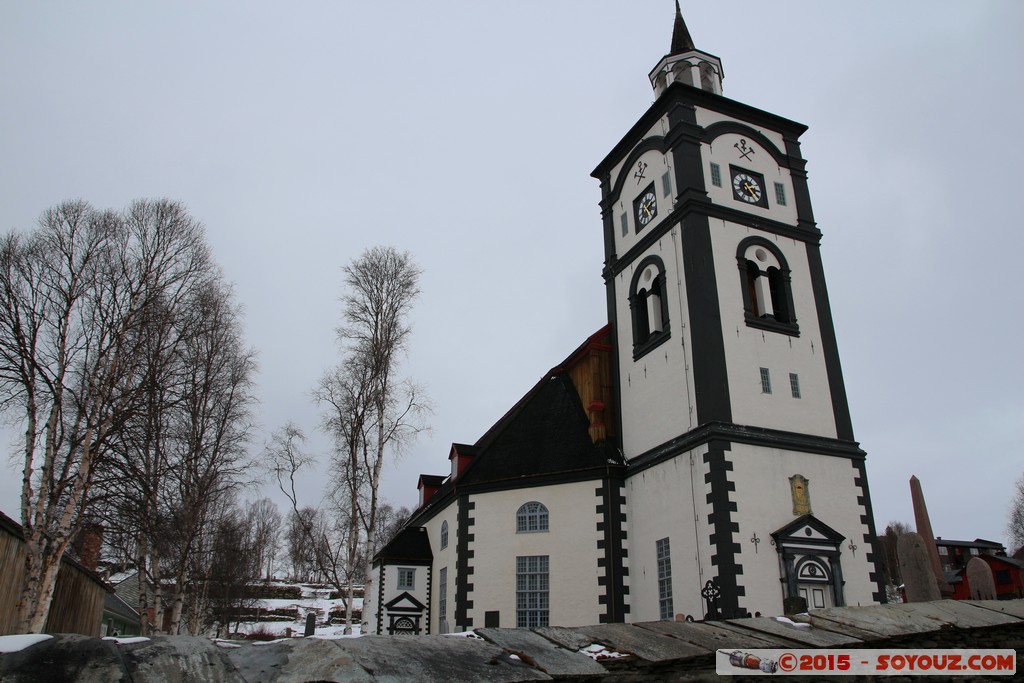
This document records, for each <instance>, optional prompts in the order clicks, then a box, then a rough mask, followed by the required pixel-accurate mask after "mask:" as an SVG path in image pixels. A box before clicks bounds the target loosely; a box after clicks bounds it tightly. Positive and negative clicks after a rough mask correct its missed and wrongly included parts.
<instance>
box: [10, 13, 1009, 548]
mask: <svg viewBox="0 0 1024 683" xmlns="http://www.w3.org/2000/svg"><path fill="white" fill-rule="evenodd" d="M682 4H683V14H684V17H685V18H686V21H687V24H688V26H689V29H690V33H691V35H692V36H693V38H694V41H695V42H696V44H697V46H698V47H699V48H701V49H704V50H706V51H708V52H711V53H713V54H715V55H718V56H719V57H721V58H722V61H723V65H724V68H725V81H724V91H725V95H726V96H727V97H730V98H732V99H736V100H739V101H741V102H745V103H748V104H751V105H753V106H755V107H758V108H761V109H765V110H767V111H770V112H774V113H777V114H780V115H782V116H785V117H788V118H791V119H795V120H797V121H800V122H802V123H805V124H807V125H809V126H810V130H809V131H808V133H806V134H805V135H804V137H803V138H802V152H803V155H804V157H805V158H806V159H807V160H808V166H807V168H808V173H809V177H810V181H809V182H810V189H811V198H812V201H813V203H814V212H815V218H816V219H817V221H818V226H819V228H820V229H821V231H822V233H823V235H824V237H823V239H822V251H823V257H824V262H825V273H826V277H827V280H828V287H829V294H830V297H831V304H832V311H833V315H834V318H835V323H836V331H837V334H838V341H839V349H840V353H841V356H842V362H843V369H844V371H845V377H846V386H847V390H848V393H849V398H850V406H851V411H852V414H853V420H854V430H855V432H856V435H857V438H858V440H859V441H860V442H861V445H862V447H863V448H864V449H865V450H866V451H867V453H868V475H869V479H870V483H871V490H872V498H873V502H874V509H875V519H876V522H877V524H878V526H879V529H882V528H884V526H885V524H886V523H887V522H888V521H890V520H904V521H909V522H912V521H913V513H912V509H911V504H910V495H909V488H908V483H907V482H908V479H909V478H910V476H911V475H912V474H916V475H917V476H918V477H919V478H920V479H921V481H922V483H923V486H924V492H925V496H926V498H927V500H928V504H929V509H930V512H931V517H932V525H933V527H934V529H935V533H936V534H938V535H941V536H944V537H946V538H960V539H974V538H976V537H982V538H988V539H992V540H998V541H1001V542H1005V540H1006V534H1005V532H1004V528H1005V522H1006V517H1007V509H1008V506H1009V504H1010V499H1011V494H1012V484H1013V481H1014V479H1016V478H1017V477H1019V476H1021V473H1022V472H1024V457H1022V448H1021V444H1024V390H1022V387H1024V363H1022V361H1021V357H1020V348H1021V342H1020V334H1021V331H1022V327H1024V320H1022V318H1021V317H1018V316H1022V314H1024V305H1022V304H1021V299H1020V292H1021V289H1022V287H1021V284H1020V279H1021V274H1020V270H1021V264H1020V257H1021V256H1022V255H1024V238H1022V232H1024V225H1022V221H1021V219H1020V214H1021V211H1022V210H1024V180H1022V178H1024V174H1022V172H1021V168H1022V166H1024V144H1022V142H1021V139H1022V137H1024V136H1022V135H1021V133H1020V126H1021V122H1022V121H1024V105H1022V94H1021V93H1022V85H1024V76H1022V74H1024V41H1021V40H1020V36H1019V32H1020V30H1021V29H1022V28H1024V3H1020V2H1015V1H1013V0H1002V1H1000V0H983V1H981V0H972V1H970V2H968V1H966V0H964V1H962V2H949V1H941V0H903V1H901V2H892V1H891V0H873V1H865V0H861V1H860V2H843V3H840V2H822V1H821V0H775V1H774V2H755V1H753V0H751V1H741V0H715V1H714V2H711V1H706V2H701V3H698V2H696V1H695V0H683V3H682ZM673 13H674V6H673V2H672V0H628V1H627V0H619V1H617V2H613V1H611V0H519V1H517V2H502V3H499V2H491V1H485V0H461V1H455V0H436V1H435V2H411V1H409V2H406V1H398V0H376V1H374V2H358V3H357V2H348V1H345V2H342V1H337V2H326V1H325V2H289V3H283V2H262V1H261V2H257V1H253V0H247V1H245V2H173V3H172V2H164V3H129V2H102V1H93V2H88V3H80V2H46V3H41V2H33V3H29V2H15V1H14V0H0V230H3V231H7V230H27V229H31V228H32V227H33V225H34V224H35V221H36V219H37V218H38V216H39V214H40V213H41V212H42V211H43V210H44V209H46V208H47V207H49V206H52V205H53V204H56V203H57V202H60V201H62V200H65V199H69V198H79V197H80V198H84V199H86V200H88V201H90V202H91V203H92V204H93V205H95V206H97V207H101V208H108V207H110V208H122V207H124V206H125V205H127V204H128V203H129V202H130V201H131V200H133V199H135V198H141V197H170V198H172V199H176V200H180V201H181V202H183V203H185V204H186V205H187V206H188V207H189V209H190V210H191V212H192V213H193V215H194V216H195V217H196V218H197V219H199V220H200V221H201V222H203V223H204V224H205V225H206V229H207V234H208V239H209V242H210V244H211V246H212V248H213V251H214V253H215V255H216V258H217V260H218V262H219V263H220V264H221V266H222V268H223V270H224V275H225V277H226V279H227V280H229V281H230V282H233V283H234V284H235V291H236V293H237V296H238V299H239V301H240V302H241V303H242V304H243V305H244V306H245V308H246V334H247V338H248V340H249V343H250V344H251V345H252V346H253V347H254V348H256V349H257V350H258V351H259V358H260V374H259V377H258V383H259V396H260V399H261V404H260V406H259V408H258V410H257V419H258V429H257V430H256V431H254V433H253V435H252V436H253V438H252V448H253V452H254V453H258V452H259V451H260V450H261V449H262V447H263V443H264V442H265V440H266V439H267V437H268V435H269V434H270V432H272V431H273V430H274V429H276V428H277V427H279V426H280V425H282V424H284V423H285V422H286V421H289V420H291V421H294V422H296V423H298V424H299V425H300V426H302V427H303V428H304V429H305V430H306V431H307V433H308V434H309V435H310V441H309V444H308V446H309V448H310V450H312V451H314V452H316V453H319V454H320V455H321V457H322V458H323V459H326V458H327V457H328V450H329V448H328V446H329V443H328V441H327V440H326V439H325V438H324V436H323V435H322V434H320V433H319V432H318V430H317V424H318V422H319V413H318V409H317V407H316V406H315V405H314V404H313V403H312V402H311V400H310V389H311V388H312V387H313V386H314V384H315V383H316V381H317V379H318V378H319V376H320V375H321V374H322V373H323V372H324V370H325V369H327V368H328V367H329V366H330V365H332V364H333V363H335V362H336V361H337V350H336V346H335V339H334V329H335V327H336V326H337V324H338V322H339V313H340V305H339V303H338V297H339V295H340V293H341V266H342V265H343V264H344V263H346V262H348V261H349V260H351V259H352V258H354V257H356V256H358V255H359V254H360V253H361V252H362V251H363V250H364V249H365V248H367V247H369V246H373V245H378V244H383V245H393V246H395V247H397V248H399V249H401V250H408V251H410V252H411V253H412V254H413V255H414V258H415V260H416V261H417V262H418V263H419V265H420V266H421V267H422V268H423V269H424V276H423V280H422V290H423V294H422V298H421V300H420V301H419V304H418V305H417V307H416V310H415V314H414V316H413V317H414V319H413V323H414V334H413V337H412V341H411V349H410V353H409V357H408V361H407V368H406V369H407V371H408V372H409V374H411V375H412V376H413V377H414V378H415V379H416V380H418V381H419V382H421V383H423V384H425V385H426V386H427V388H428V390H429V393H430V395H431V397H432V400H433V404H434V415H433V417H432V419H431V424H432V426H433V432H432V433H431V434H430V435H427V436H425V437H423V438H421V439H420V441H419V442H418V443H417V444H416V445H415V446H414V447H413V449H412V450H411V451H410V452H409V453H408V454H407V455H406V456H405V457H404V459H402V460H401V461H400V462H399V463H398V464H396V465H394V466H391V467H389V468H388V469H387V470H386V472H385V481H384V495H385V497H386V498H388V499H389V500H390V501H392V502H393V503H395V504H396V505H403V504H404V505H409V506H414V505H415V502H416V481H417V478H418V476H419V474H420V473H432V474H443V473H446V472H447V468H448V462H447V454H448V449H449V446H450V444H451V443H452V442H453V441H455V442H465V443H472V442H474V441H476V440H477V438H479V437H480V436H481V435H482V434H483V432H484V431H485V430H486V429H487V428H488V427H489V426H490V425H491V424H492V423H493V422H494V421H495V420H497V419H498V418H499V417H501V415H502V414H504V412H505V411H506V410H507V409H508V408H510V407H511V406H512V405H513V404H514V403H515V401H516V400H518V399H519V397H520V396H522V394H523V393H525V392H526V391H527V390H528V389H529V388H530V387H531V386H532V385H533V384H534V383H535V382H536V381H537V380H538V379H539V378H540V377H541V376H542V375H543V374H544V373H545V372H546V371H547V370H548V369H549V368H550V367H552V366H554V365H555V364H557V363H558V362H559V361H561V360H562V359H563V358H564V357H565V356H566V355H568V353H569V352H570V351H572V350H573V349H574V348H575V347H576V346H577V345H578V344H579V343H580V342H582V341H583V340H584V339H585V338H586V337H587V336H588V335H590V334H591V333H593V332H594V331H596V330H597V329H598V328H600V327H601V326H602V325H603V324H604V323H605V322H606V312H605V300H604V296H605V295H604V286H603V282H602V280H601V267H602V261H603V251H602V227H601V218H600V212H599V209H598V200H599V198H600V192H599V189H598V184H597V181H596V180H594V179H592V178H591V177H590V172H591V170H592V169H593V168H594V166H596V164H597V163H598V162H599V161H600V160H601V159H602V158H603V157H604V156H605V154H606V153H607V152H608V151H609V150H610V149H611V147H612V146H613V145H614V144H615V143H616V142H618V141H619V139H620V138H621V137H622V135H623V134H624V133H625V132H626V131H627V130H628V128H629V127H630V126H631V125H632V124H633V123H634V122H635V121H636V119H637V118H639V116H640V115H641V114H642V113H643V112H644V111H645V110H646V109H647V107H648V106H649V105H650V103H651V101H652V99H653V94H652V91H651V89H650V84H649V82H648V80H647V73H648V72H649V71H650V69H651V68H653V67H654V65H655V64H656V63H657V62H658V60H659V59H660V58H661V57H662V56H663V55H664V54H665V53H666V52H667V51H668V47H669V41H670V36H671V30H672V18H673ZM19 479H20V477H19V476H18V475H17V472H16V471H15V469H11V470H10V472H9V474H8V475H7V476H4V477H2V478H0V509H2V510H3V511H5V512H7V513H8V514H10V515H12V516H14V517H18V516H19V515H18V495H19V494H18V481H19ZM310 479H311V480H313V479H314V478H312V477H311V478H310ZM268 492H269V490H268ZM251 495H252V496H258V495H262V492H261V491H258V490H254V491H253V492H252V493H251ZM306 495H307V496H308V502H310V503H313V502H315V501H316V499H317V498H319V495H320V492H319V490H318V489H317V486H316V485H314V484H313V483H310V484H308V485H307V487H306ZM279 500H280V498H279Z"/></svg>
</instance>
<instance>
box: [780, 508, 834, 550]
mask: <svg viewBox="0 0 1024 683" xmlns="http://www.w3.org/2000/svg"><path fill="white" fill-rule="evenodd" d="M772 538H774V539H775V543H776V545H780V546H781V545H824V546H833V547H838V546H839V545H840V544H841V543H842V542H843V541H845V540H846V537H845V536H843V535H842V534H841V533H839V532H838V531H836V530H835V529H833V528H832V527H830V526H829V525H828V524H825V523H824V522H822V521H821V520H820V519H818V518H817V517H815V516H814V515H802V516H800V517H797V518H796V519H794V520H793V521H792V522H790V523H789V524H787V525H786V526H784V527H782V528H781V529H779V530H777V531H775V532H773V533H772Z"/></svg>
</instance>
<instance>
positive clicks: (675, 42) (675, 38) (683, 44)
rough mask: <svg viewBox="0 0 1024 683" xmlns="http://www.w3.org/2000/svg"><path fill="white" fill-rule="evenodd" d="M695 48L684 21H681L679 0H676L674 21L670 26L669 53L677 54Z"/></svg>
mask: <svg viewBox="0 0 1024 683" xmlns="http://www.w3.org/2000/svg"><path fill="white" fill-rule="evenodd" d="M695 49H697V48H696V46H695V45H694V44H693V38H691V37H690V32H689V31H687V30H686V22H685V21H683V13H682V11H680V9H679V0H676V23H675V25H673V26H672V51H671V52H669V54H670V55H678V54H680V53H682V52H688V51H690V50H695Z"/></svg>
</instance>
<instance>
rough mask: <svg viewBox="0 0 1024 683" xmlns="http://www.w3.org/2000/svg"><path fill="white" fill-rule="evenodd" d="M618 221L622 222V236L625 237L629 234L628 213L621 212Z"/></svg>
mask: <svg viewBox="0 0 1024 683" xmlns="http://www.w3.org/2000/svg"><path fill="white" fill-rule="evenodd" d="M619 221H620V222H621V223H622V236H623V237H625V236H626V235H628V234H629V214H625V213H624V214H622V216H621V217H620V218H619Z"/></svg>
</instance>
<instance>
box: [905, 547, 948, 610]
mask: <svg viewBox="0 0 1024 683" xmlns="http://www.w3.org/2000/svg"><path fill="white" fill-rule="evenodd" d="M896 554H897V556H898V557H899V560H900V575H901V576H902V577H903V590H904V592H905V593H906V595H907V602H929V601H931V600H941V599H942V594H941V593H939V585H938V584H937V583H936V582H935V572H934V571H933V570H932V561H931V558H930V557H929V556H928V548H927V546H926V545H925V541H924V539H923V538H921V535H920V534H917V533H914V532H913V531H912V532H910V533H907V534H900V537H899V538H898V539H896Z"/></svg>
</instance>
